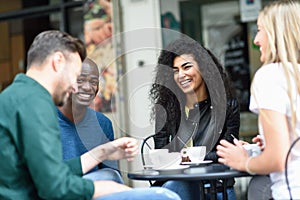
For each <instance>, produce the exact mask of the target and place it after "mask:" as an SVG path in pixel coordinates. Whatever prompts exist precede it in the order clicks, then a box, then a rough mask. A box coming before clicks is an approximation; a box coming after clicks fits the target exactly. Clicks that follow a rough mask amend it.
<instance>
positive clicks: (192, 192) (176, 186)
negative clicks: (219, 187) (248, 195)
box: [162, 181, 236, 200]
mask: <svg viewBox="0 0 300 200" xmlns="http://www.w3.org/2000/svg"><path fill="white" fill-rule="evenodd" d="M162 187H164V188H168V189H170V190H172V191H173V192H176V193H177V194H178V195H179V196H180V198H181V199H182V200H197V199H200V186H199V181H167V182H166V183H165V184H163V186H162ZM227 195H228V199H229V200H236V196H235V192H234V189H233V187H231V188H227ZM206 199H210V196H209V194H208V195H206ZM217 199H218V200H222V199H223V195H222V192H218V193H217Z"/></svg>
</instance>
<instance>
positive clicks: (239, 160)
mask: <svg viewBox="0 0 300 200" xmlns="http://www.w3.org/2000/svg"><path fill="white" fill-rule="evenodd" d="M233 142H234V144H231V143H230V142H228V141H226V140H221V141H220V145H218V146H217V155H218V156H219V157H220V158H219V159H218V161H219V162H220V163H222V164H225V165H227V166H229V167H231V168H234V169H237V170H241V171H245V163H246V160H247V159H248V153H247V151H246V150H245V149H244V147H243V144H245V143H246V142H244V141H239V140H237V139H234V140H233Z"/></svg>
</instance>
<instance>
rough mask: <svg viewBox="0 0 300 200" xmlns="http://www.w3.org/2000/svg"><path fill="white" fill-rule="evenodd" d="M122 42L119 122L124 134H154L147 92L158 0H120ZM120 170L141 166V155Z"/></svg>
mask: <svg viewBox="0 0 300 200" xmlns="http://www.w3.org/2000/svg"><path fill="white" fill-rule="evenodd" d="M120 3H121V12H122V16H121V19H122V23H123V31H122V33H121V38H122V41H123V42H124V43H123V44H124V49H123V52H122V54H123V55H124V60H125V66H123V71H124V72H125V73H124V74H123V75H122V77H120V80H119V83H118V84H119V85H122V86H123V87H122V88H123V91H120V92H121V93H123V98H124V99H123V102H122V103H123V110H124V112H122V115H123V116H120V117H121V118H123V121H124V124H123V125H121V126H122V129H123V131H124V132H125V133H128V134H130V136H132V137H135V138H137V139H138V140H139V142H140V143H141V142H142V139H143V138H145V137H147V136H148V135H150V134H153V125H152V124H150V109H149V108H150V107H149V106H150V102H149V99H148V92H149V89H150V85H151V83H152V80H153V76H152V72H153V69H154V66H155V64H156V62H157V57H158V54H159V51H160V49H161V44H162V42H161V30H160V6H159V0H121V1H120ZM120 167H121V170H124V169H125V170H126V169H127V170H128V171H132V170H139V169H142V164H141V159H140V155H138V156H137V158H136V159H135V161H134V162H133V163H131V164H129V165H128V163H127V162H121V166H120ZM129 181H130V184H131V185H133V186H134V187H141V186H146V185H147V186H148V185H149V184H148V182H147V181H131V180H129Z"/></svg>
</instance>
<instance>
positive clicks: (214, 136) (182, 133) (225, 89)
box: [150, 37, 240, 199]
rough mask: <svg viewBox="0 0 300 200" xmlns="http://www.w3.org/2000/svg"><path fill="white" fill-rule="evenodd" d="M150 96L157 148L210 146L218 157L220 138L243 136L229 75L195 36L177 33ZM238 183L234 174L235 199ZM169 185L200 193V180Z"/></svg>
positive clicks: (184, 193) (211, 156) (211, 155)
mask: <svg viewBox="0 0 300 200" xmlns="http://www.w3.org/2000/svg"><path fill="white" fill-rule="evenodd" d="M150 98H151V101H152V103H153V107H152V115H151V119H152V120H155V136H154V141H155V148H156V149H160V148H167V149H169V150H170V151H177V152H180V151H181V150H182V148H183V147H186V146H206V149H207V155H206V156H205V160H212V161H213V162H218V156H217V154H216V145H217V144H218V143H219V141H220V140H221V139H226V140H227V141H229V142H233V137H232V135H234V136H235V137H236V138H238V135H239V126H240V112H239V103H238V101H237V99H236V97H235V95H234V92H233V90H232V88H231V84H230V81H229V78H228V76H227V74H226V72H225V70H224V68H223V67H222V66H221V64H220V63H219V62H218V60H217V58H216V57H215V56H214V55H213V54H212V53H211V52H210V51H209V50H207V49H205V48H204V47H202V46H201V45H200V44H199V43H198V42H196V41H194V40H192V39H191V38H188V37H182V38H180V39H177V40H175V41H173V42H171V43H170V44H169V45H168V46H167V47H166V49H164V50H162V51H161V54H160V56H159V59H158V64H157V68H156V77H155V82H154V83H153V85H152V88H151V90H150ZM160 184H162V183H160ZM233 185H234V180H233V179H232V180H230V181H229V182H228V189H227V193H228V196H229V199H235V194H234V190H233ZM164 187H167V188H169V189H171V190H173V191H175V192H177V193H178V194H180V196H181V198H182V199H195V197H196V196H197V195H198V197H199V196H200V193H199V192H200V191H199V184H198V182H192V181H191V182H184V181H168V182H166V183H164ZM220 195H221V193H218V198H220V199H221V198H222V196H220Z"/></svg>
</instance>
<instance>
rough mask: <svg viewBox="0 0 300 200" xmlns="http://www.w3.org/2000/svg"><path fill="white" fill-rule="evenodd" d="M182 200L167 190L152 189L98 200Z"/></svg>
mask: <svg viewBox="0 0 300 200" xmlns="http://www.w3.org/2000/svg"><path fill="white" fill-rule="evenodd" d="M146 199H149V200H180V197H179V196H178V195H177V194H176V193H175V192H172V191H170V190H168V189H166V188H162V187H151V188H135V189H132V190H128V191H124V192H117V193H113V194H109V195H105V196H103V197H100V198H97V199H96V200H146Z"/></svg>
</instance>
